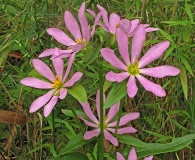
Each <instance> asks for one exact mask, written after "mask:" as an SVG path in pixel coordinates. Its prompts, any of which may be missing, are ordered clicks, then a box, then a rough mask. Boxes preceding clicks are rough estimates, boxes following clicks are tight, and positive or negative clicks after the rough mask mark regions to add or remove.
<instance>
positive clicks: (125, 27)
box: [118, 19, 131, 34]
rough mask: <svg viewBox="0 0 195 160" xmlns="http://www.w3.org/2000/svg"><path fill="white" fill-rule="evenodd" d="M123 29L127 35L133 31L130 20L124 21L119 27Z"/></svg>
mask: <svg viewBox="0 0 195 160" xmlns="http://www.w3.org/2000/svg"><path fill="white" fill-rule="evenodd" d="M118 27H119V28H120V29H122V30H123V31H124V32H125V33H126V34H128V32H129V30H130V29H131V21H130V20H128V19H122V20H121V21H120V23H119V26H118Z"/></svg>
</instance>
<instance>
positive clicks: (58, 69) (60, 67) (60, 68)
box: [52, 58, 64, 80]
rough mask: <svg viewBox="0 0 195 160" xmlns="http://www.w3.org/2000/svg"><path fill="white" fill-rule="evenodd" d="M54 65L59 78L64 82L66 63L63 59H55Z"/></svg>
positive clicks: (53, 60)
mask: <svg viewBox="0 0 195 160" xmlns="http://www.w3.org/2000/svg"><path fill="white" fill-rule="evenodd" d="M52 64H53V66H54V69H55V71H56V74H57V76H60V78H61V80H62V76H63V72H64V61H63V60H62V58H54V59H52Z"/></svg>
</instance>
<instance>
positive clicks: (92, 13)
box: [86, 9, 96, 18]
mask: <svg viewBox="0 0 195 160" xmlns="http://www.w3.org/2000/svg"><path fill="white" fill-rule="evenodd" d="M86 11H87V12H88V13H89V14H91V15H92V16H93V17H94V18H95V17H96V13H95V12H94V11H92V10H90V9H86Z"/></svg>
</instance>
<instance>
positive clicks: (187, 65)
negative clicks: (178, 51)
mask: <svg viewBox="0 0 195 160" xmlns="http://www.w3.org/2000/svg"><path fill="white" fill-rule="evenodd" d="M180 56H181V61H182V63H183V64H184V65H185V68H186V69H187V70H188V72H190V74H191V75H192V76H193V77H194V74H193V72H192V68H191V67H190V65H189V63H188V61H187V59H186V58H185V57H184V56H182V55H180Z"/></svg>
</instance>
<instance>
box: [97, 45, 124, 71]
mask: <svg viewBox="0 0 195 160" xmlns="http://www.w3.org/2000/svg"><path fill="white" fill-rule="evenodd" d="M100 52H101V54H102V56H103V58H104V59H105V60H106V61H107V62H109V63H110V64H111V65H112V66H113V67H116V68H118V69H121V70H124V71H126V70H127V66H126V65H125V64H124V63H122V62H121V61H120V60H119V59H118V58H117V57H116V55H115V54H114V51H113V50H111V49H109V48H102V49H101V51H100Z"/></svg>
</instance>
